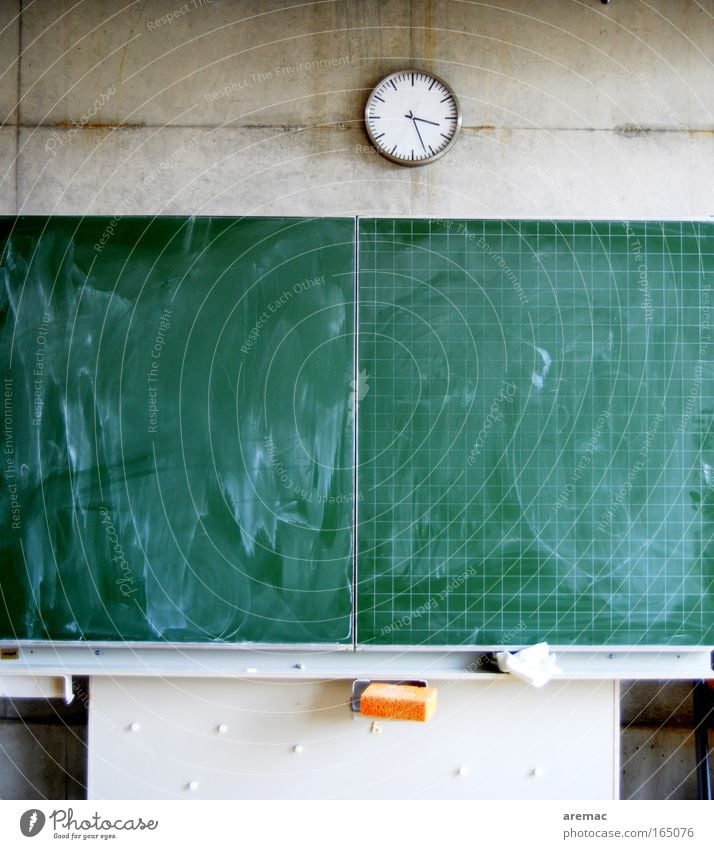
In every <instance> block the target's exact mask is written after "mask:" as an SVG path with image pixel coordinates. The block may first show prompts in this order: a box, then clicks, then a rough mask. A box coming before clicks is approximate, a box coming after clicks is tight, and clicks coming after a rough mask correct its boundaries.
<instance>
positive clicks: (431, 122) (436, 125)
mask: <svg viewBox="0 0 714 849" xmlns="http://www.w3.org/2000/svg"><path fill="white" fill-rule="evenodd" d="M407 117H409V116H407ZM412 121H421V122H422V124H433V125H434V126H435V127H440V126H441V124H437V122H436V121H427V120H426V118H415V117H414V116H413V115H412Z"/></svg>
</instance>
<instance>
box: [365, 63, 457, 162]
mask: <svg viewBox="0 0 714 849" xmlns="http://www.w3.org/2000/svg"><path fill="white" fill-rule="evenodd" d="M398 74H426V75H427V76H429V77H431V78H432V79H434V80H436V81H437V82H439V83H441V84H442V85H443V86H444V87H445V88H446V90H447V91H448V92H449V94H450V95H451V96H452V97H453V98H454V103H455V104H456V116H457V119H456V129H455V130H454V135H453V136H452V137H451V138H450V139H449V141H448V142H447V144H446V145H445V147H444V148H443V150H440V151H439V152H438V153H437V154H435V155H434V156H430V157H428V158H427V159H420V160H418V161H413V160H410V159H398V158H397V157H396V156H391V155H390V153H389V152H388V151H386V150H381V149H380V147H379V144H378V142H377V141H375V139H374V136H373V135H372V131H371V130H370V128H369V124H368V123H367V117H368V115H367V109H368V108H369V101H370V99H371V97H372V95H373V94H374V93H375V91H376V90H377V89H378V88H379V87H380V86H381V85H382V83H384V82H387V81H388V80H389V79H391V78H392V77H396V76H397V75H398ZM462 117H463V116H462V114H461V104H460V103H459V99H458V97H457V96H456V92H455V91H454V90H453V88H452V87H451V86H450V85H449V83H447V82H446V80H445V79H443V77H440V76H439V75H438V74H433V73H432V72H431V71H426V70H424V68H400V69H399V70H398V71H392V72H391V73H389V74H387V75H386V77H382V79H380V80H379V81H378V82H377V84H376V85H374V86H372V88H371V90H370V92H369V94H368V95H367V101H366V102H365V104H364V128H365V131H366V133H367V137H368V138H369V141H370V143H371V144H372V147H374V149H375V150H376V151H377V153H378V154H379V155H380V156H383V157H384V158H385V159H387V160H389V162H393V163H394V164H395V165H405V166H406V167H407V168H418V167H420V166H421V165H431V163H432V162H436V160H437V159H441V157H442V156H444V155H445V154H446V153H448V152H449V151H450V150H451V148H452V147H453V145H454V142H455V141H456V139H457V137H458V135H459V132H460V130H461V121H462Z"/></svg>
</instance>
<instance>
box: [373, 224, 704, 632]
mask: <svg viewBox="0 0 714 849" xmlns="http://www.w3.org/2000/svg"><path fill="white" fill-rule="evenodd" d="M359 238H360V250H359V267H360V279H359V299H360V324H359V340H360V341H359V357H360V361H359V369H360V371H361V384H362V386H361V390H360V396H363V397H361V400H360V404H359V481H358V498H359V502H358V503H359V532H358V558H359V560H358V564H359V568H358V588H357V592H358V617H357V641H358V643H361V644H379V645H409V646H421V645H449V646H457V645H475V646H494V645H498V646H501V645H506V646H507V645H519V644H528V643H533V642H535V641H538V640H547V641H549V642H550V643H552V644H555V645H568V646H572V645H578V646H605V645H647V646H651V645H663V646H679V645H705V644H711V643H713V642H714V586H713V583H714V546H713V545H712V535H713V534H714V434H713V433H712V422H713V421H714V401H713V400H712V399H713V398H714V369H713V366H714V344H713V343H712V338H711V319H712V315H711V287H712V283H713V282H714V227H713V226H712V225H709V224H696V223H689V224H680V223H662V224H660V223H638V224H631V225H628V224H626V223H615V222H612V223H588V222H579V223H568V222H519V221H503V222H499V221H489V222H478V221H439V220H435V221H432V222H429V221H404V220H399V221H392V220H380V221H374V220H363V221H361V222H360V233H359Z"/></svg>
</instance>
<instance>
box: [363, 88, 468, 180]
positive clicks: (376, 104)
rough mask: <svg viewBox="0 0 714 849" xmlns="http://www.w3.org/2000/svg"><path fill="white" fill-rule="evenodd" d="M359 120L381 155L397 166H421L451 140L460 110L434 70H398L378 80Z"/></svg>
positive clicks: (448, 89) (441, 150) (448, 144)
mask: <svg viewBox="0 0 714 849" xmlns="http://www.w3.org/2000/svg"><path fill="white" fill-rule="evenodd" d="M364 120H365V125H366V127H367V135H368V136H369V138H370V141H371V142H372V144H373V145H374V146H375V147H376V148H377V150H378V151H379V153H381V154H382V156H386V158H387V159H389V160H391V161H392V162H396V163H398V164H399V165H426V164H427V163H428V162H433V161H434V160H435V159H438V158H439V157H440V156H443V155H444V154H445V153H446V151H447V150H448V149H449V148H450V147H451V145H452V144H453V143H454V141H455V140H456V136H457V135H458V132H459V129H460V127H461V109H460V108H459V103H458V101H457V99H456V95H455V94H454V92H453V91H452V90H451V89H450V88H449V86H448V85H447V84H446V83H445V82H444V81H443V80H442V79H439V77H436V76H434V74H429V73H427V72H426V71H397V72H396V73H394V74H390V75H389V76H388V77H385V78H384V79H383V80H382V81H381V82H379V83H377V85H376V86H375V88H374V90H373V91H372V93H371V94H370V96H369V98H368V100H367V105H366V106H365V108H364Z"/></svg>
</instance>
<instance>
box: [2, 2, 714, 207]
mask: <svg viewBox="0 0 714 849" xmlns="http://www.w3.org/2000/svg"><path fill="white" fill-rule="evenodd" d="M25 6H26V8H25V9H24V10H23V14H22V16H21V19H20V20H19V21H18V17H17V13H18V10H19V7H20V3H19V2H12V0H3V2H2V3H0V29H2V35H1V36H0V56H1V57H2V60H3V65H4V67H2V68H1V69H0V70H2V71H4V75H3V77H2V78H1V79H0V116H3V117H5V124H4V126H3V128H2V130H1V131H0V174H4V175H5V178H4V181H3V183H2V200H1V201H0V210H2V211H4V212H12V211H15V210H16V211H18V212H24V213H51V212H54V213H87V214H98V213H111V214H113V213H116V212H117V211H118V210H119V211H122V212H126V213H216V214H236V213H256V214H272V213H287V214H326V215H332V214H339V213H355V212H357V213H369V212H375V213H384V214H388V213H393V214H399V215H403V214H404V215H409V214H413V215H424V216H427V215H432V214H433V215H465V216H474V217H479V216H521V217H537V216H545V217H548V216H564V217H573V216H581V217H591V218H592V217H599V218H603V217H633V218H634V217H647V218H656V217H668V218H674V217H694V216H696V217H709V216H710V215H711V214H712V213H713V212H714V209H712V206H713V204H712V201H711V198H712V196H713V193H712V188H713V186H714V155H712V154H713V153H714V136H713V135H712V127H714V117H713V115H712V110H713V109H714V99H713V93H714V69H713V68H712V63H711V61H710V53H711V51H710V45H711V44H712V41H713V39H714V15H713V12H714V7H712V4H711V3H710V2H703V3H695V2H693V0H692V2H688V0H678V2H676V3H672V2H670V0H652V2H647V3H645V2H643V0H614V2H613V3H611V4H610V5H607V6H606V5H603V4H602V3H601V2H599V0H542V2H538V3H533V2H532V0H496V2H492V3H477V2H471V0H432V2H426V0H414V2H407V0H392V2H389V0H387V2H383V0H334V2H333V1H332V0H323V2H314V3H305V2H297V0H294V2H291V0H252V2H248V0H243V1H241V0H212V2H209V0H187V2H186V3H184V4H183V5H182V4H181V2H180V0H175V2H173V3H170V2H168V0H146V2H141V3H140V2H127V3H124V4H121V3H120V4H117V3H115V2H113V0H84V2H81V3H73V2H69V1H68V2H60V1H59V0H39V2H33V3H26V4H25ZM177 9H178V11H179V12H180V13H179V14H178V16H177V17H175V18H173V19H172V18H170V17H169V15H170V14H171V13H172V12H173V11H176V10H177ZM18 54H19V55H20V57H21V58H20V61H19V63H18V61H17V56H18ZM405 66H406V67H409V66H414V67H418V68H426V69H430V70H433V71H435V72H437V73H438V74H440V75H442V76H444V77H445V78H446V79H447V80H448V81H450V82H451V84H452V85H453V87H454V89H455V91H456V92H457V95H458V97H459V98H460V100H461V103H462V106H463V110H464V128H463V132H462V136H461V139H460V141H459V143H458V144H457V145H456V147H455V148H454V150H453V151H452V152H451V154H450V155H448V156H447V157H445V158H444V159H443V160H442V161H440V162H438V163H435V164H434V165H432V166H429V167H427V168H422V169H413V170H411V169H404V168H399V167H397V166H393V165H390V164H389V163H387V162H386V161H384V160H382V159H381V158H380V157H378V156H376V155H375V154H374V153H372V152H370V149H369V148H368V146H367V142H366V137H365V134H364V131H363V129H362V119H361V112H362V108H363V104H364V100H365V97H366V95H367V92H368V90H369V89H370V87H371V86H372V85H373V84H374V83H375V82H376V81H377V80H378V79H379V78H380V77H381V76H382V75H383V74H385V73H387V72H389V71H392V70H395V69H397V68H401V67H405Z"/></svg>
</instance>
